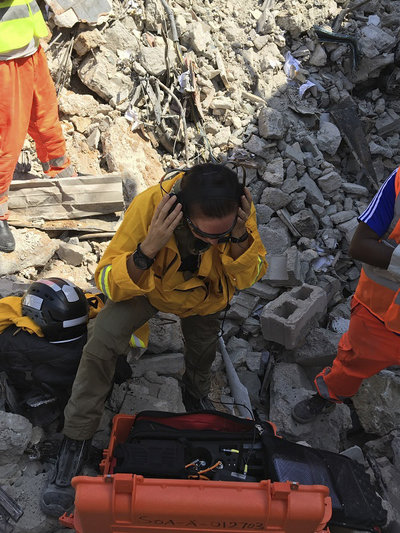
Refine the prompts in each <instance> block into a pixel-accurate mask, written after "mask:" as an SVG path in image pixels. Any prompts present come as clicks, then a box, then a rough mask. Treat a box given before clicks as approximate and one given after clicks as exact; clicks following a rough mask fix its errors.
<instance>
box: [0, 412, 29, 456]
mask: <svg viewBox="0 0 400 533" xmlns="http://www.w3.org/2000/svg"><path fill="white" fill-rule="evenodd" d="M31 436H32V424H31V423H30V422H29V420H27V419H26V418H24V417H23V416H21V415H16V414H14V413H6V412H5V411H0V465H6V464H8V463H12V462H16V461H18V459H19V458H20V457H21V455H22V454H23V453H24V451H25V449H26V447H27V445H28V444H29V441H30V440H31Z"/></svg>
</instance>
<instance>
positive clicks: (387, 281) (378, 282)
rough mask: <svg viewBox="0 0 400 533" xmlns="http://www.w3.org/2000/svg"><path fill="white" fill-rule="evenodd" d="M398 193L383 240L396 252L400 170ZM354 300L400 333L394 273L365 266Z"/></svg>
mask: <svg viewBox="0 0 400 533" xmlns="http://www.w3.org/2000/svg"><path fill="white" fill-rule="evenodd" d="M395 191H396V200H395V204H394V215H393V220H392V222H391V224H390V226H389V229H388V231H387V232H386V234H385V235H384V236H383V237H382V239H381V241H385V242H386V243H388V244H389V245H390V246H392V247H393V248H395V247H396V246H397V245H398V244H400V167H399V168H398V169H397V173H396V178H395ZM354 297H355V298H356V299H357V300H358V301H359V302H360V303H362V304H363V305H364V306H365V307H366V308H367V309H368V310H369V311H370V312H371V313H372V314H374V315H375V316H376V317H377V318H379V319H380V320H382V322H384V323H385V325H386V327H387V328H388V329H389V330H390V331H394V332H396V333H400V283H399V281H398V280H397V279H396V277H395V276H393V275H392V274H391V273H390V272H388V271H387V270H386V269H384V268H379V267H375V266H371V265H367V264H363V266H362V269H361V275H360V281H359V282H358V285H357V289H356V292H355V294H354Z"/></svg>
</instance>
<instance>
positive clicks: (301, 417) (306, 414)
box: [292, 394, 336, 424]
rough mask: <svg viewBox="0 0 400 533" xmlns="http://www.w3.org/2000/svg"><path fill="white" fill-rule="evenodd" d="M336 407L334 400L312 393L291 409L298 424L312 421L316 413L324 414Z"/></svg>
mask: <svg viewBox="0 0 400 533" xmlns="http://www.w3.org/2000/svg"><path fill="white" fill-rule="evenodd" d="M335 407H336V404H335V403H334V402H331V401H329V400H325V398H322V396H320V395H319V394H314V395H313V396H311V398H307V400H302V401H301V402H299V403H297V404H296V405H295V406H294V407H293V409H292V417H293V418H294V419H295V420H296V422H299V424H307V423H308V422H312V421H313V420H314V419H315V418H317V416H318V415H324V414H327V413H330V412H331V411H333V409H334V408H335Z"/></svg>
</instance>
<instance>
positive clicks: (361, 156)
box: [330, 96, 379, 191]
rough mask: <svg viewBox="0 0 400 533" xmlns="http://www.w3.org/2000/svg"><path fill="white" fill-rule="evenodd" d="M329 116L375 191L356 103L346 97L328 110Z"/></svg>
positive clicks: (371, 168)
mask: <svg viewBox="0 0 400 533" xmlns="http://www.w3.org/2000/svg"><path fill="white" fill-rule="evenodd" d="M330 114H331V115H332V118H333V120H334V122H335V124H336V126H337V127H338V128H339V131H340V133H341V134H342V137H343V138H344V140H345V141H346V143H347V145H348V147H349V148H350V150H351V153H352V154H353V156H354V158H355V159H356V161H357V163H358V164H359V165H360V167H361V168H362V169H363V170H364V172H365V175H366V177H367V178H368V181H369V182H370V183H371V185H372V186H373V188H374V189H375V191H377V190H378V188H379V186H378V182H377V178H376V173H375V169H374V166H373V164H372V157H371V152H370V151H369V146H368V142H367V139H366V137H365V133H364V129H363V126H362V123H361V120H360V118H359V116H358V113H357V105H356V103H355V102H354V101H353V100H352V99H351V98H350V96H348V97H347V98H345V99H344V100H342V101H341V102H339V103H338V104H337V105H336V106H335V107H333V108H332V109H330Z"/></svg>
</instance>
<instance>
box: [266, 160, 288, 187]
mask: <svg viewBox="0 0 400 533" xmlns="http://www.w3.org/2000/svg"><path fill="white" fill-rule="evenodd" d="M284 178H285V171H284V168H283V159H282V158H281V157H277V158H276V159H273V160H272V161H270V162H269V163H268V164H267V167H266V169H265V172H264V174H263V175H262V179H263V180H264V181H266V182H267V183H268V184H269V185H272V186H273V187H278V186H279V185H282V184H283V181H284Z"/></svg>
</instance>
